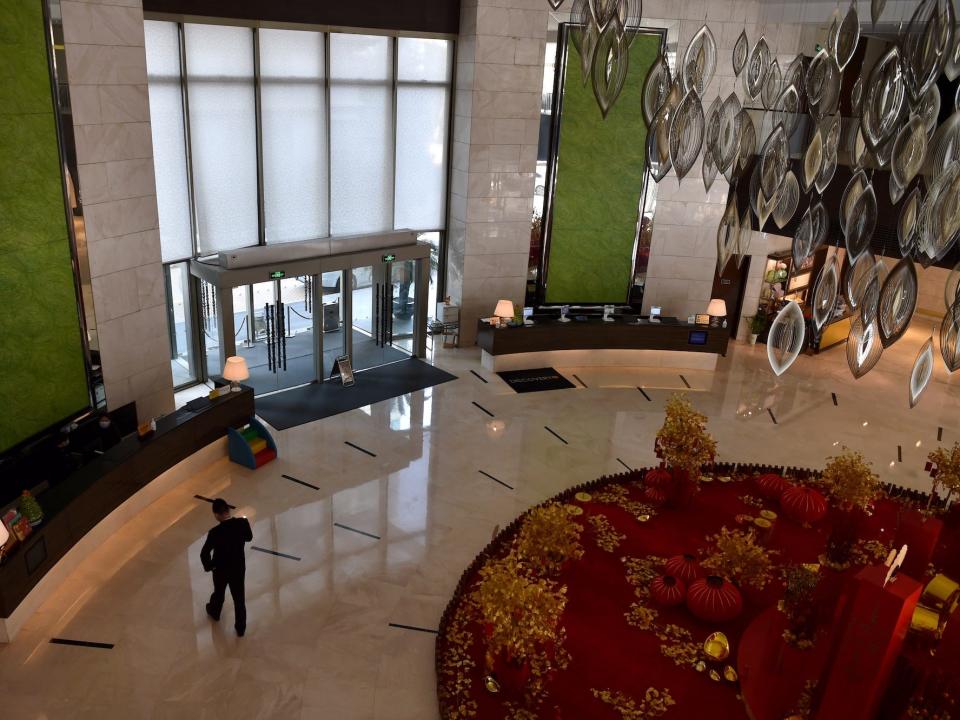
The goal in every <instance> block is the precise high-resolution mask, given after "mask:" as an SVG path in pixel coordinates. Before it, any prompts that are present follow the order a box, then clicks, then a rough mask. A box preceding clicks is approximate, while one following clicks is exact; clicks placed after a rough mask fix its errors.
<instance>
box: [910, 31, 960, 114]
mask: <svg viewBox="0 0 960 720" xmlns="http://www.w3.org/2000/svg"><path fill="white" fill-rule="evenodd" d="M958 47H960V45H958ZM916 113H917V115H919V116H920V119H921V120H923V126H924V127H925V128H926V129H927V133H932V132H933V131H934V130H935V129H936V127H937V120H939V119H940V88H938V87H937V86H936V85H932V86H930V88H929V89H928V90H927V91H926V92H925V93H924V94H923V95H921V96H920V99H919V100H918V101H917V106H916Z"/></svg>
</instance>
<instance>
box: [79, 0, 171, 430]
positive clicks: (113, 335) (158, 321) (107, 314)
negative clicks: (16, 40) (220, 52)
mask: <svg viewBox="0 0 960 720" xmlns="http://www.w3.org/2000/svg"><path fill="white" fill-rule="evenodd" d="M62 13H63V33H64V41H65V46H66V47H65V52H66V57H67V69H68V78H69V81H70V102H71V105H72V108H73V124H74V134H75V137H76V148H77V162H78V163H79V175H80V178H79V181H80V182H79V186H80V198H81V200H82V202H83V210H84V219H85V226H86V227H85V237H84V236H83V234H82V233H81V232H78V235H80V237H78V241H79V242H83V241H85V242H86V244H87V250H88V256H89V261H90V275H91V285H92V291H93V303H94V310H95V313H96V317H97V331H98V335H99V346H100V355H101V363H102V367H103V379H104V389H105V391H106V397H107V404H108V406H109V407H110V408H116V407H119V406H121V405H124V404H126V403H128V402H130V401H132V400H135V401H136V402H137V410H138V412H139V414H140V418H141V419H146V418H149V417H152V416H155V415H159V414H161V413H165V412H169V411H171V410H173V380H172V376H171V370H170V341H169V336H168V331H167V316H166V297H165V290H164V285H163V273H162V267H161V264H160V234H159V230H158V222H157V199H156V188H155V185H154V174H153V143H152V139H151V136H150V107H149V103H148V101H147V69H146V55H145V52H144V45H143V9H142V6H141V2H140V0H121V1H120V2H118V1H117V0H103V2H96V1H91V2H73V1H65V2H63V3H62ZM79 230H81V231H82V230H83V228H80V229H79Z"/></svg>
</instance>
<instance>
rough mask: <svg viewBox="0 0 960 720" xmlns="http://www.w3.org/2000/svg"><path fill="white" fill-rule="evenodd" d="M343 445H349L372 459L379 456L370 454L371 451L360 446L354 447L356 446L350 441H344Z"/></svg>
mask: <svg viewBox="0 0 960 720" xmlns="http://www.w3.org/2000/svg"><path fill="white" fill-rule="evenodd" d="M343 444H344V445H349V446H350V447H352V448H353V449H354V450H359V451H360V452H362V453H366V454H367V455H369V456H370V457H376V456H377V454H376V453H372V452H370V451H369V450H367V449H365V448H362V447H360V446H359V445H354V444H353V443H352V442H350V441H349V440H344V441H343Z"/></svg>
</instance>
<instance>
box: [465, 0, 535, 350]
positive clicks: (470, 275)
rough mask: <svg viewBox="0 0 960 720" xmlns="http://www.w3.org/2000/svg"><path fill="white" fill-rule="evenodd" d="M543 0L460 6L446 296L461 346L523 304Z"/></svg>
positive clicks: (477, 0)
mask: <svg viewBox="0 0 960 720" xmlns="http://www.w3.org/2000/svg"><path fill="white" fill-rule="evenodd" d="M548 7H549V6H548V4H547V2H546V0H463V4H462V7H461V12H460V37H459V43H458V50H457V68H456V78H455V83H456V88H455V90H456V99H455V103H454V130H453V132H454V138H453V139H454V143H453V170H452V175H451V184H450V221H449V226H448V235H447V237H448V243H449V245H448V248H449V249H448V259H447V278H448V280H447V293H448V294H449V295H451V297H452V299H453V301H454V302H455V303H458V304H460V306H461V311H460V328H461V330H460V343H461V345H462V346H469V345H472V344H473V342H474V339H475V336H476V324H477V318H479V317H485V316H489V315H491V314H492V313H493V309H494V306H495V305H496V303H497V300H500V299H508V300H512V301H513V302H514V303H519V304H522V303H523V299H524V294H525V290H526V273H527V258H528V255H529V250H530V224H531V216H532V212H533V193H534V185H535V178H536V163H537V142H538V140H539V134H540V97H541V93H542V85H543V61H544V52H545V45H546V34H547V20H548V16H547V10H548Z"/></svg>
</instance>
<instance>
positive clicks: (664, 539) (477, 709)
mask: <svg viewBox="0 0 960 720" xmlns="http://www.w3.org/2000/svg"><path fill="white" fill-rule="evenodd" d="M642 477H643V475H642V473H640V472H635V473H630V474H625V475H621V476H617V477H616V478H607V479H602V480H601V481H598V482H602V483H607V482H613V483H617V484H621V485H624V486H626V487H627V488H628V490H629V494H630V499H631V500H637V501H643V493H642V488H641V487H639V486H638V485H637V484H635V482H634V481H637V480H640V479H641V478H642ZM701 488H702V489H701V492H700V493H699V494H697V496H696V497H695V498H694V500H693V501H692V503H691V504H690V505H689V506H687V507H686V508H683V509H681V510H673V509H666V508H661V509H659V510H658V511H657V514H656V515H655V516H653V517H652V518H651V519H650V520H649V521H648V522H645V523H641V522H638V521H637V520H636V519H635V518H634V517H633V516H632V515H630V514H629V513H627V512H626V511H625V510H624V509H622V508H621V507H618V506H616V505H612V504H606V503H598V502H596V493H597V492H599V491H600V490H601V487H598V486H596V485H595V484H591V487H589V488H588V489H587V490H588V492H590V493H592V494H593V496H594V500H593V501H591V502H587V503H577V502H576V501H575V500H574V499H573V490H570V491H567V492H565V493H563V494H562V495H561V496H559V497H558V499H559V500H560V501H562V502H569V503H573V504H578V505H581V506H582V507H583V508H584V511H585V512H584V514H582V515H579V516H575V517H573V520H574V521H577V522H579V523H581V524H582V525H583V528H584V529H583V532H582V535H581V538H580V542H581V545H582V546H583V548H584V551H585V552H584V555H583V557H582V558H581V559H580V560H577V561H573V562H570V563H568V564H567V566H566V567H565V569H564V570H563V571H562V572H561V574H560V576H559V581H560V583H562V584H563V585H566V587H567V596H568V602H567V606H566V609H565V611H564V613H563V616H562V619H561V625H562V626H563V627H564V628H565V629H566V633H567V639H566V642H565V644H564V647H565V649H566V650H567V651H568V652H569V654H570V656H571V661H570V663H569V666H568V667H567V668H566V669H564V670H560V671H557V672H556V673H555V674H554V675H553V677H551V678H550V679H549V680H548V681H547V683H546V689H547V693H546V697H545V699H544V701H543V702H542V704H541V705H540V706H539V707H534V708H525V709H527V710H529V711H530V712H531V714H529V715H513V714H511V712H510V709H509V706H508V704H507V703H511V702H512V703H513V707H515V708H516V707H524V706H523V701H522V698H520V697H518V696H517V695H511V693H510V692H509V690H508V689H507V688H506V687H504V688H502V690H501V692H500V693H498V694H492V693H489V692H487V690H485V689H484V684H483V676H484V642H483V631H482V628H481V627H480V625H479V624H478V623H477V622H476V621H475V620H471V621H470V622H468V623H466V625H465V630H466V632H468V633H469V635H470V642H469V645H468V650H467V654H468V656H469V658H470V659H471V660H472V661H473V663H474V665H473V666H472V669H470V670H469V671H468V672H467V673H465V676H466V680H465V681H462V682H461V683H460V685H459V686H457V687H455V686H454V682H453V674H452V673H451V672H450V668H449V663H450V662H451V661H456V657H455V646H454V644H452V643H451V642H450V637H449V635H448V634H449V633H450V631H451V619H452V618H453V617H454V616H455V615H456V614H457V611H458V609H461V608H462V607H463V605H464V603H465V599H466V598H467V596H469V594H470V592H471V591H472V589H473V587H474V586H475V581H476V572H477V570H478V569H479V567H480V565H482V563H483V561H484V560H485V559H486V558H489V557H499V556H502V555H503V554H505V553H506V551H507V548H508V547H509V544H510V540H511V538H512V536H513V534H514V532H515V531H516V529H517V526H518V524H519V523H518V522H515V523H513V524H512V525H511V527H509V528H507V529H506V530H505V531H503V532H502V533H501V534H500V536H498V538H497V539H496V540H495V541H494V542H493V543H492V544H491V546H490V547H488V549H487V550H486V551H485V553H484V554H483V555H482V556H481V557H480V558H478V559H477V561H476V562H475V563H474V564H473V566H472V567H471V568H470V570H468V571H467V573H466V574H465V575H464V579H463V581H462V582H461V584H460V587H459V590H458V593H457V595H456V596H455V597H454V598H453V600H452V601H451V603H450V606H449V607H448V608H447V611H446V612H445V614H444V618H443V623H442V625H441V634H440V637H439V638H438V642H437V668H438V694H439V697H440V710H441V717H443V718H444V719H445V720H446V719H448V718H462V717H477V718H490V719H493V718H497V719H498V720H499V719H500V718H505V717H506V718H510V717H518V718H528V717H529V718H544V719H549V720H557V719H559V718H564V719H567V720H580V719H586V718H591V719H593V718H596V719H597V720H605V719H607V718H609V719H610V720H617V719H618V718H621V714H620V713H619V712H618V711H617V710H615V709H614V708H613V707H612V706H611V705H609V704H606V703H604V702H602V701H601V700H599V699H597V698H596V697H595V696H594V694H593V692H592V690H594V689H596V690H599V691H603V690H611V691H613V692H618V691H619V692H622V693H624V694H625V695H627V696H630V697H632V698H634V699H635V700H637V701H640V700H642V698H643V695H644V693H645V691H646V689H647V688H648V687H653V688H657V689H667V690H668V691H669V692H670V694H671V695H672V697H673V699H674V700H675V702H676V705H674V706H673V707H671V708H670V709H669V710H668V712H667V714H666V717H672V718H717V719H727V718H747V717H748V715H747V712H746V709H745V708H744V704H743V701H742V700H741V699H740V687H739V685H737V684H732V683H729V682H723V681H721V682H715V681H713V680H711V679H710V678H709V677H708V676H707V674H706V673H698V672H696V671H695V670H694V669H692V668H691V667H690V665H689V664H687V665H685V666H682V667H681V666H678V665H677V664H675V663H674V661H673V660H671V659H670V658H668V657H665V656H664V655H663V654H662V652H661V647H660V646H661V640H659V639H658V638H657V637H656V636H655V635H654V634H653V633H652V632H650V631H645V630H641V629H639V628H637V627H634V626H631V625H630V624H628V622H627V620H626V618H625V613H626V612H628V610H629V608H630V605H631V603H632V602H633V601H634V600H635V596H634V589H633V587H632V586H631V585H630V584H629V582H628V581H627V579H626V577H625V567H624V563H623V561H622V560H621V558H624V557H637V558H640V557H644V556H647V555H657V556H661V557H664V558H666V557H670V556H673V555H677V554H680V553H685V552H688V553H694V554H696V553H698V551H699V550H701V549H704V548H705V547H706V546H707V542H706V539H705V538H706V536H708V535H712V534H714V533H716V532H718V531H719V530H720V528H721V527H722V526H727V527H728V528H731V529H733V528H736V527H744V528H746V527H748V526H741V525H739V524H738V523H737V520H736V516H737V515H750V516H755V515H757V514H758V513H759V511H760V508H758V507H755V506H752V505H750V504H747V503H745V502H744V501H743V500H742V499H741V497H743V496H752V497H753V498H759V493H758V492H757V490H756V488H755V486H754V484H753V482H752V481H750V480H743V481H732V482H728V483H723V482H719V481H714V482H711V483H703V484H701ZM764 507H766V508H769V509H772V510H775V511H776V512H778V513H780V508H779V507H778V505H777V503H776V501H765V502H764ZM898 508H899V505H897V504H896V503H894V502H892V501H890V500H883V501H881V502H880V503H879V504H878V506H877V509H876V512H875V513H874V514H873V516H872V517H870V518H867V519H866V520H865V522H864V523H863V527H861V528H860V532H859V536H860V537H866V538H875V539H879V540H882V541H884V542H885V543H887V544H892V541H893V537H894V535H895V534H896V529H897V522H898V520H897V518H898ZM598 514H599V515H604V516H606V518H607V519H608V520H609V521H610V523H611V525H612V526H613V528H614V529H615V530H616V531H617V532H618V533H620V534H621V535H624V536H625V538H624V539H623V540H621V542H620V544H619V547H617V548H616V549H615V550H614V551H613V552H606V551H604V550H603V549H601V548H600V547H599V546H598V544H597V533H596V530H595V529H594V526H593V525H592V524H591V523H590V522H588V518H589V517H590V516H592V515H598ZM828 522H829V518H828V519H825V520H824V521H822V522H821V523H820V525H818V526H816V527H813V528H803V527H801V526H800V525H798V524H796V523H794V522H792V521H790V520H788V519H787V518H785V517H783V515H782V514H781V515H780V517H779V518H778V519H777V520H776V522H775V523H774V527H773V530H772V532H771V534H770V536H769V538H768V540H767V542H766V545H767V547H769V548H771V549H775V550H777V551H778V552H779V555H778V556H777V557H776V560H777V562H778V564H787V563H800V562H817V558H818V556H819V555H820V554H821V552H822V551H823V549H824V545H825V543H826V539H827V537H828V535H829V532H830V528H829V526H828V524H827V523H828ZM859 569H860V566H854V567H853V568H851V570H849V571H846V572H842V573H841V572H835V571H832V570H829V569H826V568H824V569H823V570H822V571H821V575H822V579H821V582H820V586H819V588H818V607H819V609H820V611H821V614H822V617H823V619H824V621H825V624H828V623H829V619H830V617H831V615H832V609H833V606H834V605H835V603H836V600H837V597H838V596H839V593H840V590H841V588H842V586H843V583H844V580H845V578H846V576H848V575H850V574H852V573H854V572H856V571H858V570H859ZM743 596H744V611H743V613H742V614H741V615H740V616H739V617H738V618H736V619H735V620H732V621H730V622H727V623H723V624H720V625H711V624H708V623H703V622H701V621H699V620H697V619H695V618H694V617H693V616H692V615H691V614H690V612H689V611H688V610H687V609H686V607H685V606H683V605H680V606H679V607H676V608H671V609H662V608H661V609H659V612H660V615H659V618H658V622H659V623H660V624H666V623H674V624H676V625H678V626H680V627H682V628H686V629H687V630H689V631H690V632H691V633H692V635H693V640H694V641H695V642H696V643H698V644H699V643H702V642H703V640H704V639H705V638H706V636H707V635H708V634H710V633H711V632H713V631H715V630H722V631H723V632H724V633H726V635H727V636H728V637H729V639H730V641H731V644H732V654H731V657H730V658H729V659H728V661H727V662H728V663H730V664H732V665H733V666H734V667H736V666H737V653H738V651H739V650H740V641H741V637H742V636H743V634H744V631H745V630H746V628H747V627H748V626H749V625H750V624H751V623H752V622H753V621H754V620H755V619H756V618H758V616H760V615H761V613H763V612H764V611H765V610H767V609H769V608H771V607H774V606H775V605H776V602H777V600H779V599H780V597H782V587H781V585H780V583H779V579H777V580H774V581H773V582H771V583H770V584H769V585H768V586H767V588H766V589H765V590H764V591H763V592H758V591H753V590H751V589H750V588H749V587H748V588H745V589H743ZM648 604H651V605H652V601H648ZM776 614H777V615H779V613H776ZM768 617H769V615H768ZM454 629H456V628H454ZM775 632H776V633H777V634H779V629H776V630H775ZM821 642H822V640H821V641H818V643H817V645H818V646H819V645H820V644H821ZM761 644H762V643H761ZM801 655H802V653H801ZM809 655H810V656H811V657H813V656H815V655H817V652H816V651H812V652H810V653H809ZM802 660H803V658H802V657H801V661H802ZM794 680H795V678H794ZM750 681H751V683H753V687H754V688H756V687H758V685H757V684H756V682H755V681H756V678H755V677H751V679H750ZM748 684H749V683H748ZM793 685H794V686H795V685H796V682H794V683H793ZM800 687H802V682H801V683H800ZM759 688H760V690H759V692H760V693H761V694H763V693H767V692H770V693H773V692H776V688H774V687H772V686H771V687H770V688H766V687H764V683H762V682H761V683H760V684H759ZM795 690H796V688H795V687H794V688H793V690H791V692H793V691H795ZM755 691H756V690H755ZM780 700H781V701H782V702H774V703H772V705H773V706H778V707H779V706H784V707H786V708H788V709H789V708H790V707H793V705H794V704H795V703H796V701H798V700H799V697H787V698H780ZM474 703H475V705H474ZM758 704H760V705H764V706H765V705H768V704H769V703H767V702H766V701H763V702H758ZM780 717H782V716H775V717H771V718H769V720H780ZM754 720H768V718H767V717H765V716H761V715H756V714H755V715H754Z"/></svg>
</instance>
